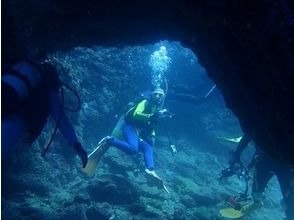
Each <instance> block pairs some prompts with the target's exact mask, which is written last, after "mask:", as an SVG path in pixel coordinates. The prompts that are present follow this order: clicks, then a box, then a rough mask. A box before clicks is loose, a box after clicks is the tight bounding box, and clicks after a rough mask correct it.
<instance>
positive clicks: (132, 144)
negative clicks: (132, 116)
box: [108, 124, 138, 154]
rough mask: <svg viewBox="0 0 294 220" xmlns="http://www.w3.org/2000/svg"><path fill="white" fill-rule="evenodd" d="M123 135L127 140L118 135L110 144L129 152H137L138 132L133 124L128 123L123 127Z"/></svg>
mask: <svg viewBox="0 0 294 220" xmlns="http://www.w3.org/2000/svg"><path fill="white" fill-rule="evenodd" d="M123 135H124V138H125V140H126V141H122V140H120V139H118V138H116V137H113V138H111V139H110V140H109V141H108V144H109V145H111V146H115V147H117V148H118V149H120V150H122V151H124V152H125V153H127V154H135V153H137V152H138V134H137V131H136V128H135V127H134V126H133V125H129V124H126V125H125V126H124V127H123Z"/></svg>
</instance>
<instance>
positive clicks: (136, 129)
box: [82, 88, 176, 191]
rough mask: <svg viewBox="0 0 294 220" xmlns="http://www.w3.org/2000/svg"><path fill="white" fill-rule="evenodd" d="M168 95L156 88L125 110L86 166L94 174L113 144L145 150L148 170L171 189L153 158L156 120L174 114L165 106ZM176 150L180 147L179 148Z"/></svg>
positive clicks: (128, 149) (132, 151)
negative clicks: (145, 97)
mask: <svg viewBox="0 0 294 220" xmlns="http://www.w3.org/2000/svg"><path fill="white" fill-rule="evenodd" d="M165 95H166V94H165V92H164V91H163V89H161V88H156V89H155V90H154V91H153V92H152V93H151V95H150V98H149V99H144V100H142V101H140V102H139V103H138V104H135V105H134V106H133V107H131V108H130V109H129V110H128V111H127V112H126V113H125V114H123V115H122V116H121V117H120V120H119V121H118V123H117V125H116V127H115V128H114V130H113V132H112V136H106V137H105V138H103V139H102V140H101V141H100V142H99V144H98V147H97V148H96V150H94V151H93V153H92V154H91V155H90V156H89V163H88V165H87V166H86V168H85V169H82V170H83V171H84V172H85V173H87V174H88V175H89V176H91V175H92V174H93V173H94V170H95V168H96V165H97V163H98V161H99V160H100V158H101V157H102V155H103V154H104V153H105V152H106V151H107V149H108V148H109V147H110V146H114V147H116V148H118V149H120V150H121V151H123V152H125V153H127V154H136V153H137V152H138V151H141V152H142V153H143V154H144V160H145V167H146V169H145V172H146V174H147V175H148V176H150V177H151V178H153V179H154V180H155V181H157V182H158V183H160V184H161V185H162V186H163V187H164V189H165V190H166V191H167V189H166V188H165V186H164V185H163V183H162V180H161V178H160V177H159V176H158V175H157V174H156V173H155V171H154V161H153V146H154V144H155V127H156V124H157V123H158V120H159V119H160V118H164V117H170V113H169V112H168V111H167V109H163V108H162V105H163V102H164V99H165ZM173 147H174V146H173ZM174 150H175V151H176V149H174ZM92 155H93V158H92ZM94 161H95V162H94ZM92 164H95V165H92Z"/></svg>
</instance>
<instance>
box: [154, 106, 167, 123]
mask: <svg viewBox="0 0 294 220" xmlns="http://www.w3.org/2000/svg"><path fill="white" fill-rule="evenodd" d="M168 114H169V112H168V111H167V109H160V110H158V111H157V112H155V113H153V114H152V115H151V116H150V124H152V125H153V124H157V122H158V119H160V118H165V117H167V116H168Z"/></svg>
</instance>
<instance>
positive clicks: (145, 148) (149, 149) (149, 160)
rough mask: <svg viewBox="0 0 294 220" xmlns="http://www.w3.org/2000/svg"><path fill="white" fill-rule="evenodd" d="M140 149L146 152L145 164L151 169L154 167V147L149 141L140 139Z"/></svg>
mask: <svg viewBox="0 0 294 220" xmlns="http://www.w3.org/2000/svg"><path fill="white" fill-rule="evenodd" d="M139 150H140V151H141V152H143V154H144V160H145V166H146V168H147V169H149V170H153V169H154V160H153V148H152V147H151V145H150V144H148V143H147V142H145V141H143V140H140V141H139Z"/></svg>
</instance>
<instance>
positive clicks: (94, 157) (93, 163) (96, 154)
mask: <svg viewBox="0 0 294 220" xmlns="http://www.w3.org/2000/svg"><path fill="white" fill-rule="evenodd" d="M107 139H108V136H107V137H105V138H102V139H101V141H99V143H98V145H97V147H96V148H95V150H94V151H93V152H92V153H91V154H90V155H89V157H88V163H87V165H86V167H85V168H81V171H83V172H84V173H86V174H87V175H88V176H89V177H91V176H93V175H94V173H95V170H96V168H97V166H98V163H99V161H100V159H101V157H102V156H103V155H104V154H105V153H106V151H107V150H108V149H109V145H107V144H106V140H107Z"/></svg>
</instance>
